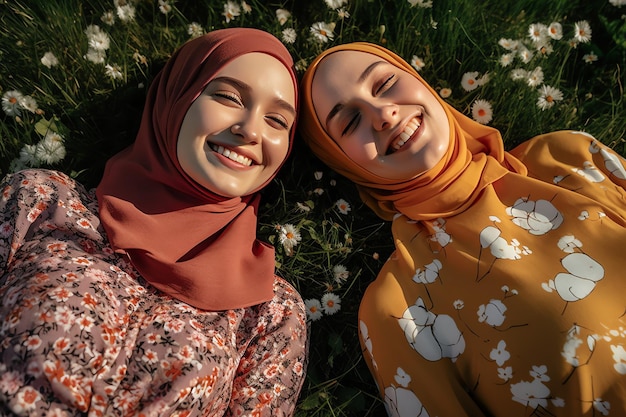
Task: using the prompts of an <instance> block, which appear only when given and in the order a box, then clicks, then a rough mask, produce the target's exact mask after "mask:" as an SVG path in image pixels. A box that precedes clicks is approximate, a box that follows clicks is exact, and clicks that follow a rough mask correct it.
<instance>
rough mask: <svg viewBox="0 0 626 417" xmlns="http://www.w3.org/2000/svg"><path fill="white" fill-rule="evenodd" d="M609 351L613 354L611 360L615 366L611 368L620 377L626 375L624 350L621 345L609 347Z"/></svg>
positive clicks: (625, 351) (625, 354)
mask: <svg viewBox="0 0 626 417" xmlns="http://www.w3.org/2000/svg"><path fill="white" fill-rule="evenodd" d="M611 351H612V352H613V360H614V361H615V364H614V365H613V368H615V370H616V371H617V373H618V374H620V375H626V350H624V346H622V345H617V346H615V345H611Z"/></svg>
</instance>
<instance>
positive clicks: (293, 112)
mask: <svg viewBox="0 0 626 417" xmlns="http://www.w3.org/2000/svg"><path fill="white" fill-rule="evenodd" d="M213 81H218V82H223V83H226V84H230V85H232V86H233V87H235V88H237V89H240V90H245V91H246V92H248V93H249V92H251V91H252V90H253V88H252V87H250V86H249V85H248V84H246V83H244V82H243V81H241V80H238V79H236V78H232V77H217V78H214V79H213V80H212V82H213ZM273 102H274V104H276V105H277V106H278V107H280V108H282V109H284V110H286V111H287V112H289V113H290V114H291V116H292V117H293V118H295V117H296V109H295V108H294V107H293V106H292V105H291V104H289V103H287V102H286V101H285V100H283V99H282V98H275V99H274V100H273Z"/></svg>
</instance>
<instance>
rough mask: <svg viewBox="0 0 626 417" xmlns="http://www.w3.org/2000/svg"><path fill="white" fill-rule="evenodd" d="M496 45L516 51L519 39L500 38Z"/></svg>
mask: <svg viewBox="0 0 626 417" xmlns="http://www.w3.org/2000/svg"><path fill="white" fill-rule="evenodd" d="M498 45H500V46H501V47H503V48H504V49H506V50H507V51H516V50H517V47H518V45H519V41H516V40H513V39H506V38H501V39H500V40H499V41H498Z"/></svg>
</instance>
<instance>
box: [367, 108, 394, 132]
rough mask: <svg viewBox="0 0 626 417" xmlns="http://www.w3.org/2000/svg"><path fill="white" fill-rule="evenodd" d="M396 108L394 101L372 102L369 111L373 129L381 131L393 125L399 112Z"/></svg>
mask: <svg viewBox="0 0 626 417" xmlns="http://www.w3.org/2000/svg"><path fill="white" fill-rule="evenodd" d="M398 110H399V109H398V105H396V104H394V103H388V102H387V103H372V104H371V106H370V112H371V117H372V125H373V127H374V129H375V130H378V131H382V130H385V129H389V128H390V127H392V126H395V125H396V123H397V121H398V118H399V114H400V113H399V111H398Z"/></svg>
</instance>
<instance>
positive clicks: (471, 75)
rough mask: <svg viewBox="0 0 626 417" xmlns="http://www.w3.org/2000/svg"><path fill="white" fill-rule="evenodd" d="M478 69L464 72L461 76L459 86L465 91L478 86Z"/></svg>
mask: <svg viewBox="0 0 626 417" xmlns="http://www.w3.org/2000/svg"><path fill="white" fill-rule="evenodd" d="M477 78H478V71H472V72H466V73H465V74H463V78H461V87H463V89H464V90H465V91H472V90H475V89H477V88H478V80H477Z"/></svg>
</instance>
